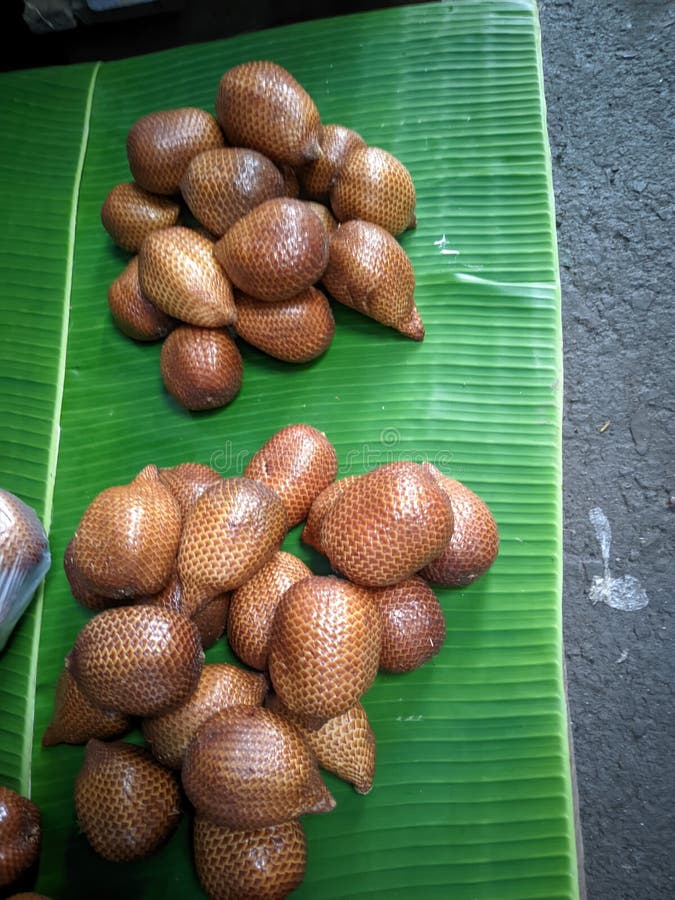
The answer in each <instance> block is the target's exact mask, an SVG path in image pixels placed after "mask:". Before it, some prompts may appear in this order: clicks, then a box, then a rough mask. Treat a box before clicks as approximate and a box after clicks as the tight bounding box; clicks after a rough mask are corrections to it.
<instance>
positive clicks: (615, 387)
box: [0, 0, 675, 900]
mask: <svg viewBox="0 0 675 900" xmlns="http://www.w3.org/2000/svg"><path fill="white" fill-rule="evenodd" d="M388 5H395V4H394V3H391V2H389V3H388V2H386V0H385V2H372V0H371V2H368V0H361V2H359V0H356V2H351V3H334V2H325V3H322V4H321V6H320V9H321V14H322V15H334V14H337V13H340V12H346V11H354V10H356V9H368V8H375V7H377V6H388ZM539 8H540V16H541V27H542V45H543V54H544V69H545V80H546V96H547V103H548V124H549V134H550V141H551V151H552V159H553V173H554V182H555V192H556V204H557V224H558V241H559V250H560V269H561V279H562V292H563V330H564V352H565V407H564V513H565V532H564V540H565V570H564V605H563V615H564V631H565V656H566V665H567V675H568V689H569V699H570V710H571V723H572V732H573V737H574V744H575V756H576V768H577V780H578V790H579V805H580V814H581V825H582V831H583V841H584V849H585V872H586V882H587V889H588V897H589V898H590V900H667V898H668V900H670V898H673V897H675V853H674V852H673V843H674V839H675V827H674V810H675V753H674V749H675V741H674V738H675V715H674V713H675V704H674V702H673V690H672V676H673V662H672V661H673V658H674V656H675V653H674V647H673V624H674V623H673V596H672V595H673V591H672V587H671V585H672V576H671V577H669V575H670V572H669V569H670V568H671V567H672V556H673V549H674V546H673V545H674V540H673V530H674V529H673V526H674V522H673V516H675V462H674V459H673V444H674V439H675V416H674V415H673V413H674V412H675V398H674V396H673V391H672V387H673V382H674V381H675V379H674V378H673V372H672V366H671V362H670V356H671V354H672V347H673V302H672V297H673V283H674V282H675V275H674V273H673V265H672V242H673V227H672V223H673V209H674V201H673V192H672V171H673V151H674V150H675V136H674V132H673V124H672V119H673V109H672V105H671V92H672V77H673V67H672V66H673V62H672V61H673V59H675V46H674V43H675V5H674V4H673V3H668V2H665V0H595V2H594V0H576V2H572V0H539ZM12 15H13V16H14V20H13V21H12V25H11V27H10V29H9V33H10V35H11V34H12V33H16V34H18V33H19V32H20V30H21V27H22V26H21V22H20V10H19V4H18V3H17V4H16V10H12V11H11V12H9V13H8V16H10V17H11V16H12ZM316 15H317V11H316V6H315V5H314V4H310V3H304V2H302V0H285V2H279V3H275V4H272V3H269V2H266V0H263V2H258V3H254V4H243V3H242V4H227V11H226V12H225V13H223V7H222V6H221V4H219V3H216V2H214V0H192V2H186V3H185V8H184V9H183V10H182V11H180V12H176V13H174V14H169V15H166V16H163V17H158V18H156V19H155V20H154V21H153V23H152V27H145V26H144V27H137V28H134V27H133V26H129V25H128V24H124V25H121V26H108V27H107V28H106V29H105V30H104V29H102V28H100V27H90V28H79V29H77V30H76V31H74V32H69V33H66V34H64V35H52V36H48V37H45V38H36V39H32V40H31V41H30V42H29V43H28V44H27V45H26V49H25V50H23V49H22V53H21V56H20V57H17V56H16V55H12V54H11V53H6V54H5V55H4V56H3V57H2V60H0V67H1V68H13V67H16V66H19V65H20V66H31V65H46V64H52V63H66V62H76V61H79V60H84V59H100V58H112V57H116V56H125V55H131V54H133V53H139V52H147V51H149V50H153V49H160V48H162V47H166V46H173V45H177V44H181V43H189V42H192V41H200V40H207V39H213V38H217V37H226V36H228V35H230V34H235V33H238V32H239V31H246V30H253V29H255V28H262V27H267V26H270V25H276V24H284V23H285V22H289V21H296V20H298V19H303V18H311V17H313V16H316ZM12 29H13V31H12ZM7 34H8V32H7V31H6V32H5V36H7ZM15 48H16V43H15ZM593 508H599V509H602V510H603V511H604V514H605V516H606V519H607V522H608V523H609V526H610V527H611V531H612V544H611V551H610V553H609V566H610V569H611V575H612V577H613V578H616V579H618V578H621V577H624V576H633V577H634V578H635V579H636V580H637V582H639V585H640V586H641V588H642V589H643V590H644V591H645V592H646V595H647V597H648V599H649V603H648V605H647V606H645V607H643V608H642V609H640V610H637V611H632V612H631V611H625V610H622V609H616V608H613V607H611V606H609V605H607V603H605V602H602V601H599V602H597V603H595V604H594V603H593V602H592V601H591V597H590V589H591V586H592V584H593V580H594V578H596V577H598V576H601V575H602V574H603V563H602V554H601V549H600V545H599V543H598V540H597V537H596V532H595V530H594V527H593V525H592V523H591V521H590V519H589V512H590V510H591V509H593Z"/></svg>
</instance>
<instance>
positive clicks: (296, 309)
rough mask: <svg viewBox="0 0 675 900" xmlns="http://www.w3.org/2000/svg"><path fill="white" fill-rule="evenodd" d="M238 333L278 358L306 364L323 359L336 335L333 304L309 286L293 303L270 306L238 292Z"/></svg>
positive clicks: (277, 303) (296, 296)
mask: <svg viewBox="0 0 675 900" xmlns="http://www.w3.org/2000/svg"><path fill="white" fill-rule="evenodd" d="M234 300H235V304H236V307H237V324H236V325H235V330H236V332H237V334H238V335H239V337H242V338H243V339H244V340H245V341H248V343H249V344H252V345H253V346H254V347H257V348H258V350H262V351H263V352H265V353H267V354H268V355H269V356H273V357H275V359H281V360H283V361H284V362H291V363H304V362H309V361H310V360H312V359H316V358H317V357H318V356H321V354H322V353H325V351H326V350H327V349H328V347H329V346H330V343H331V341H332V340H333V335H334V334H335V320H334V318H333V313H332V311H331V308H330V303H329V302H328V300H327V299H326V296H325V294H323V293H322V292H321V291H320V290H319V289H318V288H315V287H309V288H307V290H305V291H301V293H299V294H296V295H295V297H291V298H290V299H289V300H278V301H277V302H276V303H268V302H267V301H265V300H256V299H255V297H250V296H249V295H248V294H243V293H242V292H241V291H235V292H234Z"/></svg>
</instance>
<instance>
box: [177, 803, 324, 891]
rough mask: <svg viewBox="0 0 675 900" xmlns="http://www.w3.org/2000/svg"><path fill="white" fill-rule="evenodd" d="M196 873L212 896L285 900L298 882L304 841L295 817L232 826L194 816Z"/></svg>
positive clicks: (304, 860)
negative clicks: (253, 826)
mask: <svg viewBox="0 0 675 900" xmlns="http://www.w3.org/2000/svg"><path fill="white" fill-rule="evenodd" d="M194 853H195V866H196V869H197V877H198V878H199V881H200V883H201V885H202V887H203V888H204V891H205V892H206V893H207V894H208V895H209V897H211V898H212V900H252V898H255V900H283V898H284V897H287V896H288V895H289V894H290V893H291V892H292V891H294V890H295V888H296V887H298V885H299V884H300V883H301V882H302V879H303V878H304V874H305V867H306V864H307V844H306V840H305V833H304V831H303V829H302V825H301V824H300V822H298V821H297V820H293V821H291V822H283V823H282V824H281V825H268V826H267V827H266V828H258V829H253V830H248V831H245V830H236V829H232V828H224V827H223V826H222V825H215V824H214V823H213V822H209V821H208V819H205V818H202V817H201V816H196V817H195V823H194Z"/></svg>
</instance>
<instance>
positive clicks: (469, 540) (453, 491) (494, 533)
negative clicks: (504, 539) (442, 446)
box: [420, 463, 499, 587]
mask: <svg viewBox="0 0 675 900" xmlns="http://www.w3.org/2000/svg"><path fill="white" fill-rule="evenodd" d="M424 466H425V468H426V469H427V471H428V472H429V473H430V474H431V475H432V476H433V478H435V479H436V481H437V483H438V485H439V486H440V487H441V489H442V490H443V491H444V492H445V493H446V494H447V496H448V497H449V498H450V504H451V506H452V511H453V513H454V517H455V528H454V531H453V532H452V535H451V537H450V540H449V541H448V542H447V544H446V546H445V548H444V549H443V551H442V553H441V554H440V555H438V556H436V558H435V559H433V560H431V561H430V562H429V563H428V564H427V565H426V566H425V567H424V568H423V569H421V570H420V575H421V576H422V578H426V579H427V581H431V582H433V583H434V584H440V585H442V586H443V587H463V586H464V585H467V584H471V583H472V582H473V581H475V580H476V579H477V578H480V576H481V575H483V574H484V573H485V572H487V570H488V569H489V568H490V566H491V565H492V563H493V562H494V561H495V559H496V558H497V554H498V552H499V532H498V530H497V523H496V522H495V520H494V517H493V515H492V513H491V512H490V510H489V508H488V506H487V504H486V503H485V502H484V501H483V500H481V498H480V497H479V496H478V495H477V494H475V493H474V492H473V491H472V490H470V489H469V488H468V487H467V486H466V485H465V484H462V483H461V481H456V480H455V479H454V478H449V477H448V476H447V475H443V474H442V473H441V472H439V471H438V469H436V468H435V466H432V465H431V464H429V463H424Z"/></svg>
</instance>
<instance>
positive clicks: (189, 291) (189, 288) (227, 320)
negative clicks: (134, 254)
mask: <svg viewBox="0 0 675 900" xmlns="http://www.w3.org/2000/svg"><path fill="white" fill-rule="evenodd" d="M138 278H139V283H140V286H141V290H142V291H143V293H144V294H145V296H146V297H147V298H148V300H150V301H151V302H152V303H154V304H155V306H157V307H158V308H159V309H161V310H163V311H164V312H165V313H166V314H167V315H169V316H173V317H174V318H176V319H180V320H181V321H183V322H187V323H188V324H189V325H200V326H202V327H203V328H220V327H222V326H224V325H230V324H232V322H234V319H235V315H236V310H235V307H234V296H233V294H232V285H231V284H230V281H229V279H228V277H227V275H226V274H225V273H224V272H223V270H222V269H221V268H220V266H219V265H218V264H217V263H216V261H215V259H214V258H213V242H212V241H210V240H209V239H208V238H207V237H204V236H203V235H201V234H197V233H196V232H195V231H193V230H192V229H190V228H184V227H183V226H180V225H176V226H174V227H173V228H164V229H163V230H162V231H155V232H153V233H152V234H151V235H149V236H148V237H147V238H146V239H145V240H144V241H143V246H142V247H141V249H140V252H139V254H138Z"/></svg>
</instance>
